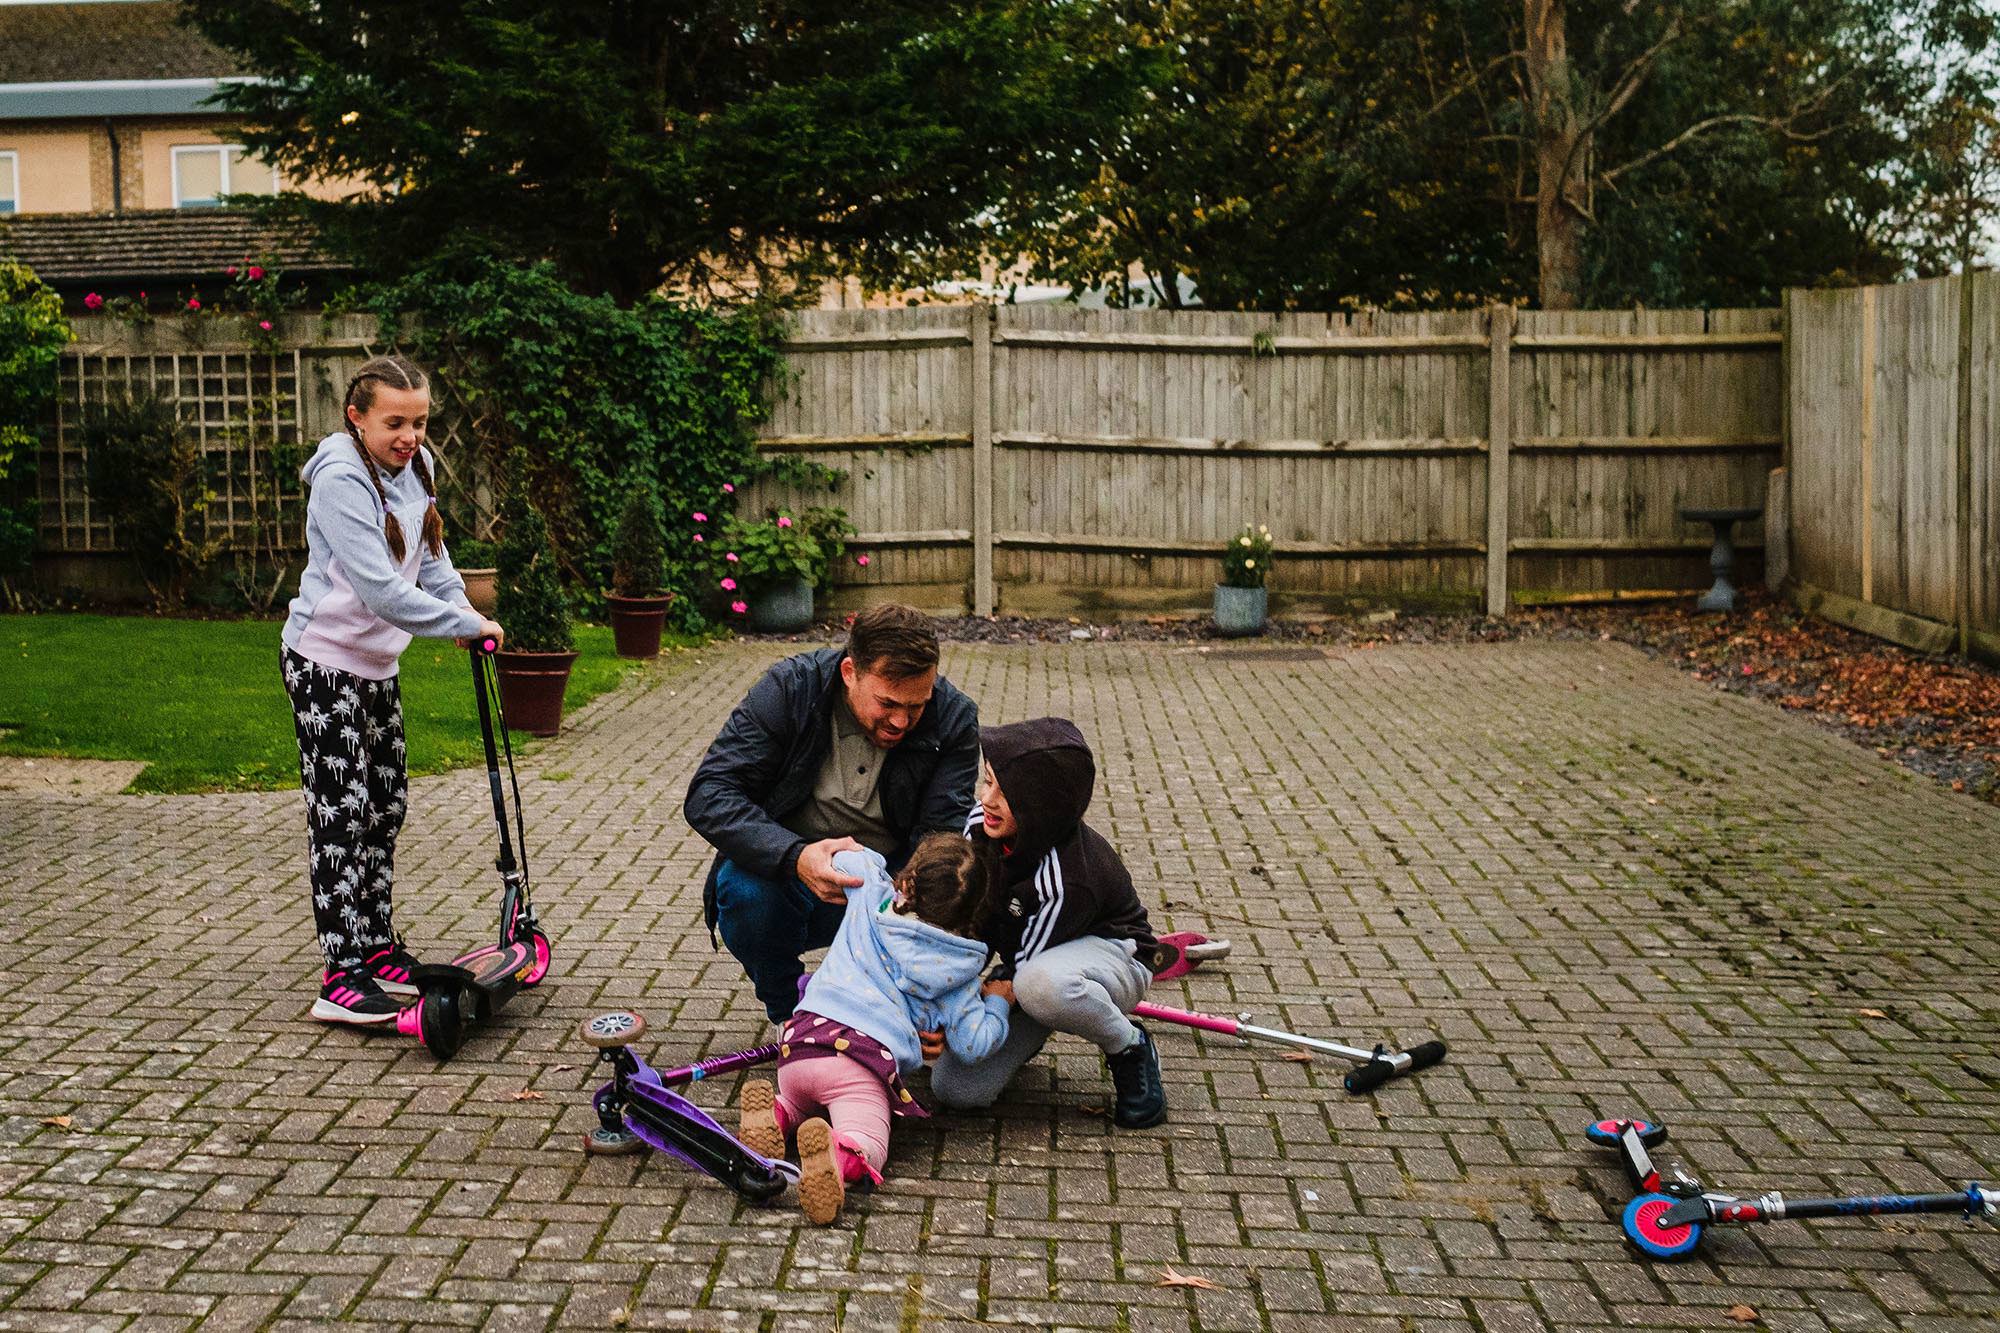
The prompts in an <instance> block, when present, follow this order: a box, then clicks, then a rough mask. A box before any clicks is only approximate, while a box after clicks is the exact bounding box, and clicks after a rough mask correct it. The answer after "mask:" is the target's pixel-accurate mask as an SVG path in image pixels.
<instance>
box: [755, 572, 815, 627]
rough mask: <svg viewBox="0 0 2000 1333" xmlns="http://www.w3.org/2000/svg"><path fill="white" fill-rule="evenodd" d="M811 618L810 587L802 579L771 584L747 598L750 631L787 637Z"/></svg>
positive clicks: (811, 598) (811, 594)
mask: <svg viewBox="0 0 2000 1333" xmlns="http://www.w3.org/2000/svg"><path fill="white" fill-rule="evenodd" d="M812 619H813V586H812V584H810V583H808V582H806V580H804V579H792V580H791V581H790V582H787V583H774V584H772V585H771V586H770V587H768V588H765V589H764V590H763V591H762V592H760V593H758V594H757V595H756V596H755V597H753V598H751V599H750V628H751V629H754V630H757V631H758V632H760V633H763V634H791V633H795V632H796V631H798V630H802V629H806V628H808V627H809V626H811V624H812Z"/></svg>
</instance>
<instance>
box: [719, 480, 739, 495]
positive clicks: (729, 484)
mask: <svg viewBox="0 0 2000 1333" xmlns="http://www.w3.org/2000/svg"><path fill="white" fill-rule="evenodd" d="M722 493H723V494H724V495H734V494H736V483H735V482H733V481H725V482H723V483H722Z"/></svg>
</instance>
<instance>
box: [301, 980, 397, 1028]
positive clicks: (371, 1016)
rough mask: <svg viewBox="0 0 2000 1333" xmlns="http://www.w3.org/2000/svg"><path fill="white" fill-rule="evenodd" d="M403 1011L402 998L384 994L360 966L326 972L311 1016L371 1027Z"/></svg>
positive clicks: (393, 1017)
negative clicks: (400, 999) (398, 998)
mask: <svg viewBox="0 0 2000 1333" xmlns="http://www.w3.org/2000/svg"><path fill="white" fill-rule="evenodd" d="M402 1011H403V1006H402V1003H401V1001H399V1000H397V999H396V998H395V997H394V996H391V995H386V994H384V993H383V991H382V988H381V987H380V986H378V985H376V984H375V978H374V977H372V976H370V975H369V974H368V973H367V972H366V971H365V970H363V969H362V968H350V969H349V970H347V971H345V972H329V973H327V974H326V975H325V977H324V978H323V981H322V984H321V986H320V988H319V998H318V999H317V1000H314V1001H313V1007H312V1016H313V1017H314V1018H317V1019H318V1020H319V1021H320V1022H322V1023H347V1024H351V1025H353V1026H355V1027H374V1026H375V1025H377V1024H379V1023H393V1022H395V1021H396V1015H397V1014H399V1013H401V1012H402Z"/></svg>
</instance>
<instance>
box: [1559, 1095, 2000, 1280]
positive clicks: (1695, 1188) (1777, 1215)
mask: <svg viewBox="0 0 2000 1333" xmlns="http://www.w3.org/2000/svg"><path fill="white" fill-rule="evenodd" d="M1584 1135H1585V1137H1587V1138H1588V1139H1589V1140H1590V1141H1591V1142H1592V1143H1595V1144H1597V1145H1599V1146H1600V1147H1609V1148H1616V1149H1617V1150H1618V1156H1619V1159H1620V1160H1621V1161H1622V1162H1623V1163H1624V1164H1625V1175H1626V1177H1627V1178H1628V1179H1629V1180H1630V1181H1631V1182H1632V1188H1634V1189H1636V1190H1638V1191H1639V1193H1638V1195H1637V1197H1635V1198H1634V1199H1633V1200H1632V1201H1631V1202H1630V1203H1628V1204H1626V1205H1625V1213H1624V1217H1623V1218H1622V1219H1621V1220H1622V1222H1623V1225H1624V1228H1625V1238H1626V1239H1627V1240H1629V1241H1631V1242H1632V1244H1633V1245H1634V1246H1636V1247H1637V1248H1638V1249H1639V1251H1640V1252H1641V1253H1643V1254H1648V1255H1651V1256H1652V1257H1653V1258H1655V1259H1685V1258H1687V1257H1688V1256H1689V1255H1691V1254H1693V1253H1694V1252H1695V1250H1696V1249H1698V1248H1699V1247H1700V1245H1701V1238H1702V1235H1703V1233H1704V1232H1706V1231H1707V1230H1708V1228H1710V1227H1712V1226H1744V1225H1748V1224H1749V1223H1752V1222H1780V1221H1783V1220H1785V1219H1787V1218H1806V1217H1869V1216H1874V1215H1877V1214H1883V1213H1963V1214H1964V1215H1965V1216H1966V1217H1968V1218H1973V1217H1984V1218H1985V1219H1986V1220H1987V1221H1989V1222H1992V1221H2000V1189H1994V1188H1992V1187H1990V1186H1985V1185H1980V1184H1978V1183H1976V1182H1975V1183H1973V1184H1970V1185H1967V1186H1966V1187H1965V1188H1964V1189H1962V1190H1958V1191H1955V1192H1947V1193H1941V1194H1856V1195H1848V1196H1845V1197H1842V1198H1834V1199H1787V1198H1786V1197H1785V1196H1784V1195H1782V1194H1780V1193H1778V1192H1777V1191H1775V1190H1773V1191H1772V1192H1770V1193H1769V1194H1760V1195H1758V1196H1757V1197H1756V1198H1754V1199H1740V1198H1738V1197H1736V1196H1735V1195H1733V1194H1718V1193H1715V1192H1713V1191H1710V1190H1707V1189H1704V1188H1703V1187H1702V1184H1701V1182H1700V1181H1698V1180H1695V1179H1693V1178H1692V1177H1690V1176H1688V1175H1686V1174H1684V1173H1682V1172H1681V1171H1679V1170H1676V1171H1675V1172H1674V1179H1672V1180H1664V1179H1662V1178H1661V1176H1660V1172H1659V1170H1658V1168H1656V1167H1655V1166H1654V1165H1653V1159H1652V1157H1651V1155H1650V1154H1648V1153H1647V1151H1646V1149H1648V1148H1651V1147H1657V1146H1658V1145H1659V1144H1662V1143H1665V1142H1666V1141H1667V1127H1666V1126H1665V1125H1662V1124H1660V1123H1658V1122H1657V1121H1648V1120H1599V1121H1597V1122H1596V1123H1594V1124H1592V1125H1591V1126H1589V1127H1588V1128H1587V1129H1585V1130H1584Z"/></svg>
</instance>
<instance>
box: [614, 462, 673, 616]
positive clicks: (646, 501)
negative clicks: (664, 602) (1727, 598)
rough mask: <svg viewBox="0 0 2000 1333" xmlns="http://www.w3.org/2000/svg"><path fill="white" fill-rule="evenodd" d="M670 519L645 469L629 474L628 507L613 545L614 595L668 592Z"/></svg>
mask: <svg viewBox="0 0 2000 1333" xmlns="http://www.w3.org/2000/svg"><path fill="white" fill-rule="evenodd" d="M666 528H667V519H666V513H665V511H664V510H663V509H662V508H661V505H660V490H659V487H658V486H656V485H655V484H654V482H653V479H652V476H651V475H650V473H649V472H648V470H647V469H645V468H638V467H634V468H629V469H627V470H626V474H625V507H624V508H623V509H622V510H620V511H619V513H618V532H617V534H616V537H615V538H614V540H613V543H612V561H611V591H612V592H614V593H616V594H617V595H618V596H620V597H658V596H659V595H660V594H661V593H663V592H665V591H666V563H667V533H666Z"/></svg>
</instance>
